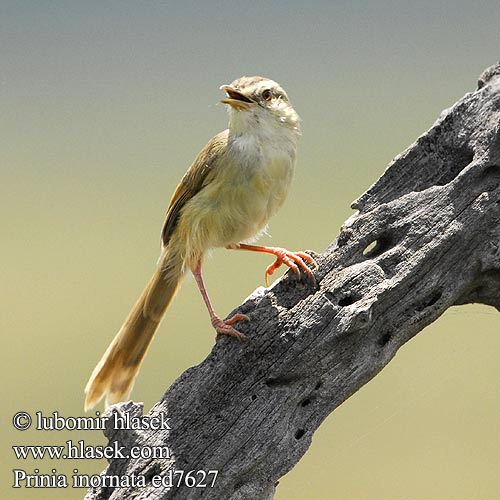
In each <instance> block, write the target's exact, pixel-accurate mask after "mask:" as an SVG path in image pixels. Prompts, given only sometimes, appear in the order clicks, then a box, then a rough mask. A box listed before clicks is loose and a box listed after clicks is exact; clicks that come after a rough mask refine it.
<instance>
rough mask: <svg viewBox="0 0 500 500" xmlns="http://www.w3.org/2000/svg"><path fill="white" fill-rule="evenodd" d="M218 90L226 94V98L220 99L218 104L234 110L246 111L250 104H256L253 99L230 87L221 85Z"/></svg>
mask: <svg viewBox="0 0 500 500" xmlns="http://www.w3.org/2000/svg"><path fill="white" fill-rule="evenodd" d="M220 90H223V91H224V92H225V93H226V94H227V98H226V99H221V101H220V102H222V103H224V104H229V105H230V106H231V107H232V108H234V109H248V107H249V106H250V104H256V102H255V101H254V100H253V99H250V98H249V97H247V96H246V95H245V94H243V92H241V91H240V90H238V89H235V88H234V87H231V85H222V87H220Z"/></svg>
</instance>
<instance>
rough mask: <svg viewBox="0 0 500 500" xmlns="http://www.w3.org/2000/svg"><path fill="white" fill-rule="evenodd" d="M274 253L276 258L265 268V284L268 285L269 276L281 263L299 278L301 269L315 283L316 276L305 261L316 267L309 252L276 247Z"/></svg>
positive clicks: (316, 264)
mask: <svg viewBox="0 0 500 500" xmlns="http://www.w3.org/2000/svg"><path fill="white" fill-rule="evenodd" d="M274 255H276V260H275V261H274V262H273V263H272V264H271V265H270V266H268V267H267V269H266V286H269V276H271V275H272V274H274V272H275V271H276V269H278V268H279V267H280V266H281V265H282V264H286V265H287V266H288V267H289V268H290V269H291V270H292V271H293V272H294V273H295V275H296V276H297V278H300V270H301V269H302V271H304V273H305V274H306V275H307V277H308V278H309V279H310V280H311V281H312V282H313V283H314V284H316V278H315V277H314V275H313V273H312V271H311V269H310V268H309V266H308V265H307V264H306V262H307V263H308V264H313V266H314V267H315V268H317V267H318V263H317V262H316V261H315V260H314V259H313V258H312V257H311V256H310V255H309V254H307V253H305V252H291V251H290V250H286V249H285V248H277V249H276V252H275V253H274Z"/></svg>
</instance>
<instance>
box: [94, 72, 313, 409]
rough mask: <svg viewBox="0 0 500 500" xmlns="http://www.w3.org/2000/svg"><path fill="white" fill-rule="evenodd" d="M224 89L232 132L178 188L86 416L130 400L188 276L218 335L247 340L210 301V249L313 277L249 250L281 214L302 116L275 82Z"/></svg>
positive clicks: (100, 369) (299, 258) (297, 256)
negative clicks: (153, 264)
mask: <svg viewBox="0 0 500 500" xmlns="http://www.w3.org/2000/svg"><path fill="white" fill-rule="evenodd" d="M221 90H224V91H225V92H226V94H227V97H226V98H225V99H222V101H221V102H222V103H225V104H227V105H228V110H229V128H228V129H227V130H225V131H223V132H221V133H220V134H217V135H216V136H215V137H214V138H212V139H211V140H210V141H209V142H208V144H207V145H206V146H205V147H204V148H203V149H202V150H201V152H200V154H199V155H198V156H197V158H196V159H195V161H194V163H193V164H192V165H191V167H190V168H189V170H188V171H187V172H186V174H185V175H184V177H183V178H182V180H181V182H180V183H179V185H178V186H177V189H176V190H175V192H174V194H173V196H172V199H171V200H170V204H169V206H168V209H167V215H166V219H165V223H164V226H163V230H162V232H161V247H162V250H161V254H160V258H159V261H158V266H157V269H156V271H155V273H154V275H153V277H152V278H151V280H150V281H149V283H148V284H147V286H146V288H145V289H144V291H143V292H142V294H141V296H140V297H139V299H138V300H137V302H136V304H135V306H134V307H133V309H132V311H131V312H130V314H129V315H128V317H127V319H126V320H125V322H124V324H123V325H122V327H121V328H120V330H119V332H118V334H117V335H116V336H115V338H114V339H113V341H112V342H111V344H110V345H109V347H108V349H107V350H106V352H105V353H104V355H103V357H102V359H101V360H100V361H99V363H98V364H97V366H96V367H95V369H94V371H93V372H92V375H91V377H90V379H89V381H88V383H87V386H86V388H85V393H86V399H85V410H88V409H90V408H92V407H93V406H95V405H96V404H97V403H98V402H99V401H100V400H101V399H102V398H103V397H104V396H106V405H109V404H113V403H116V402H118V401H122V400H124V399H126V398H127V397H128V395H129V394H130V391H131V390H132V386H133V384H134V380H135V377H136V376H137V373H138V371H139V368H140V366H141V363H142V360H143V358H144V356H145V354H146V351H147V349H148V347H149V344H150V343H151V340H152V339H153V336H154V333H155V331H156V329H157V328H158V325H159V323H160V321H161V319H162V317H163V315H164V314H165V311H166V309H167V307H168V305H169V304H170V302H171V301H172V299H173V297H174V295H175V293H176V291H177V288H178V286H179V283H180V282H181V279H182V278H183V276H184V274H185V272H186V271H187V270H191V272H192V273H193V275H194V277H195V280H196V283H197V284H198V287H199V289H200V292H201V295H202V296H203V300H204V301H205V304H206V306H207V308H208V312H209V314H210V320H211V322H212V325H213V327H214V328H215V330H216V332H217V334H218V335H231V336H233V337H236V338H238V339H240V340H244V339H245V337H244V336H243V335H242V334H241V333H240V332H238V331H237V330H236V329H235V328H234V326H233V324H234V323H236V322H237V321H244V320H248V317H247V316H245V315H243V314H236V315H234V316H233V317H231V318H230V319H228V320H222V319H221V318H219V316H217V314H216V313H215V311H214V308H213V307H212V304H211V302H210V298H209V297H208V294H207V291H206V289H205V285H204V283H203V277H202V274H201V265H202V261H203V256H204V255H205V254H206V252H207V251H208V250H210V249H211V248H217V247H226V248H228V249H234V250H253V251H256V252H265V253H269V254H272V255H274V256H276V261H275V262H274V263H273V264H271V265H270V266H269V267H268V268H267V269H266V274H265V277H266V284H267V282H268V276H269V275H271V274H273V273H274V271H275V270H276V269H277V268H278V267H280V266H281V264H286V265H287V266H289V267H290V268H291V269H292V270H293V271H294V272H295V273H296V274H297V275H299V274H300V269H301V270H303V271H304V272H305V273H306V274H307V275H308V276H309V277H310V278H312V279H314V278H313V275H312V272H311V270H310V269H309V267H308V266H307V264H306V263H312V264H316V263H315V262H314V259H313V258H312V257H311V256H309V255H308V254H306V253H303V252H290V251H288V250H285V249H284V248H276V247H264V246H255V245H250V244H248V243H242V242H249V241H252V240H253V239H255V238H256V237H257V236H258V235H259V234H261V233H262V232H263V231H264V230H265V228H266V226H267V222H268V220H269V218H270V217H271V216H273V215H274V214H275V213H276V211H277V210H278V209H279V208H280V207H281V205H282V204H283V202H284V201H285V198H286V196H287V194H288V191H289V188H290V183H291V180H292V176H293V171H294V166H295V157H296V152H297V142H298V139H299V136H300V118H299V115H298V114H297V113H296V112H295V110H294V109H293V107H292V105H291V104H290V101H289V99H288V96H287V94H286V92H285V91H284V90H283V89H282V88H281V87H280V85H278V84H277V83H276V82H274V81H273V80H269V79H268V78H262V77H259V76H254V77H246V76H244V77H242V78H239V79H238V80H235V81H234V82H233V83H231V84H230V85H223V86H222V87H221Z"/></svg>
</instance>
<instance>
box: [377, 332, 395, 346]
mask: <svg viewBox="0 0 500 500" xmlns="http://www.w3.org/2000/svg"><path fill="white" fill-rule="evenodd" d="M391 339H392V335H391V334H390V333H384V335H382V336H381V337H380V338H379V339H378V345H379V346H380V347H384V346H385V345H386V344H388V343H389V342H390V340H391Z"/></svg>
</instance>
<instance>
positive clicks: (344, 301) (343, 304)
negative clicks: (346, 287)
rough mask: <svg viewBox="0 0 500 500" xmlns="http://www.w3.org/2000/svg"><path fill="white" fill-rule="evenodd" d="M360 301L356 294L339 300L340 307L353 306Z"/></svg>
mask: <svg viewBox="0 0 500 500" xmlns="http://www.w3.org/2000/svg"><path fill="white" fill-rule="evenodd" d="M359 299H360V297H356V295H354V294H348V295H346V296H344V297H342V298H341V299H340V300H339V306H340V307H346V306H350V305H351V304H354V302H357V301H358V300H359Z"/></svg>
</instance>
